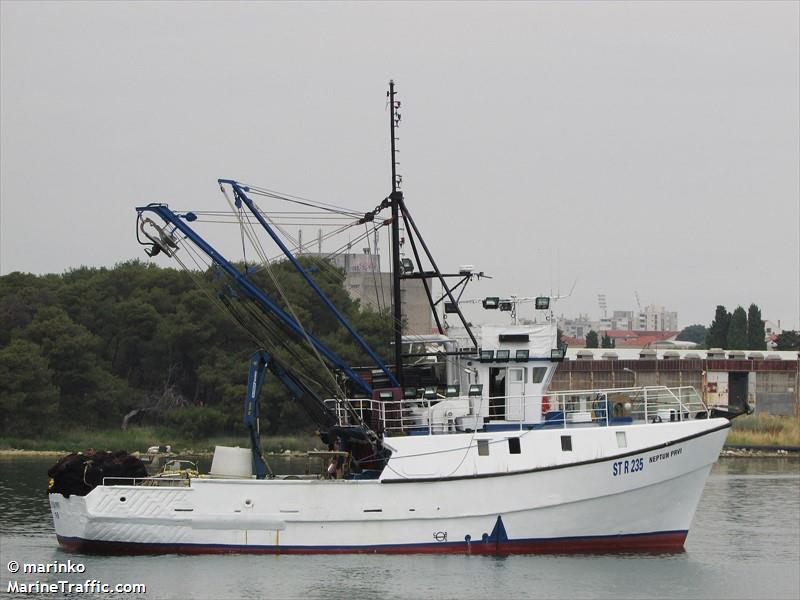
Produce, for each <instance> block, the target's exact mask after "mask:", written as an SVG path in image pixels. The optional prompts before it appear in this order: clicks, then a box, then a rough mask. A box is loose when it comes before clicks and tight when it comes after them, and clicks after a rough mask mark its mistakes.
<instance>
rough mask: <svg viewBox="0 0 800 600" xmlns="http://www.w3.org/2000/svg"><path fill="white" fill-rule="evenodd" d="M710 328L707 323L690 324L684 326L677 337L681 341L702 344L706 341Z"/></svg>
mask: <svg viewBox="0 0 800 600" xmlns="http://www.w3.org/2000/svg"><path fill="white" fill-rule="evenodd" d="M707 336H708V328H707V327H706V326H705V325H689V326H688V327H684V328H683V329H682V330H681V332H680V333H679V334H678V337H676V338H675V339H676V340H678V341H679V342H694V343H695V344H698V345H702V344H704V343H705V342H706V337H707Z"/></svg>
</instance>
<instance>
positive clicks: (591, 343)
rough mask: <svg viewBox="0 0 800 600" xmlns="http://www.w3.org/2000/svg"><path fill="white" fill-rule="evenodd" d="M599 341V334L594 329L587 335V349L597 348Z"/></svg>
mask: <svg viewBox="0 0 800 600" xmlns="http://www.w3.org/2000/svg"><path fill="white" fill-rule="evenodd" d="M597 344H598V339H597V332H596V331H595V330H594V329H592V330H591V331H590V332H589V333H587V334H586V347H587V348H597Z"/></svg>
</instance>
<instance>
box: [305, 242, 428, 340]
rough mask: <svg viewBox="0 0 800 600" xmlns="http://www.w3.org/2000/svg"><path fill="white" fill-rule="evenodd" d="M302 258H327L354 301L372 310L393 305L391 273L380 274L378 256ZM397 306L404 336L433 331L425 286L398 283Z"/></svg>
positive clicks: (356, 255)
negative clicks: (343, 273)
mask: <svg viewBox="0 0 800 600" xmlns="http://www.w3.org/2000/svg"><path fill="white" fill-rule="evenodd" d="M305 256H317V257H322V258H327V259H328V260H330V261H331V263H332V264H333V265H334V266H336V267H338V268H340V269H342V270H343V271H344V272H345V279H344V288H345V289H346V290H347V293H348V294H349V295H350V297H351V298H352V299H353V300H358V301H359V302H360V303H361V306H362V307H364V308H369V309H371V310H375V311H377V310H390V307H391V305H392V274H391V273H384V272H381V256H380V254H370V253H369V252H366V251H365V252H364V253H362V254H357V253H348V254H337V255H336V256H332V257H327V256H326V255H324V254H318V253H305ZM400 305H401V307H402V311H403V317H404V318H405V321H406V327H405V329H404V333H407V334H414V333H416V334H427V333H431V331H433V313H431V309H430V305H429V304H428V297H427V295H426V294H425V287H424V286H423V284H422V281H421V280H419V279H407V280H405V281H402V282H401V284H400Z"/></svg>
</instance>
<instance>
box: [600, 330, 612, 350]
mask: <svg viewBox="0 0 800 600" xmlns="http://www.w3.org/2000/svg"><path fill="white" fill-rule="evenodd" d="M615 346H616V344H615V343H614V340H613V339H612V338H611V336H610V335H608V334H607V333H604V334H603V337H602V338H600V347H601V348H614V347H615Z"/></svg>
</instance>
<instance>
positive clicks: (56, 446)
mask: <svg viewBox="0 0 800 600" xmlns="http://www.w3.org/2000/svg"><path fill="white" fill-rule="evenodd" d="M261 443H262V445H263V447H264V451H265V452H270V453H271V452H285V451H286V450H290V451H293V452H294V451H296V452H303V451H307V450H313V449H314V448H318V449H321V448H322V442H321V441H320V439H319V437H317V436H316V435H314V434H297V435H281V436H270V435H262V436H261ZM166 444H169V445H170V446H172V450H173V452H177V453H180V454H203V453H207V452H213V450H214V446H241V447H249V446H250V439H249V438H248V437H247V436H246V435H241V436H215V437H211V438H205V439H202V440H195V439H191V438H186V437H182V436H181V435H179V434H177V433H175V432H174V431H171V430H169V429H166V428H162V427H131V428H129V429H127V430H126V431H122V430H119V429H112V430H99V431H90V430H82V429H81V430H68V431H62V432H59V433H58V435H53V436H50V437H47V438H30V437H16V436H2V437H0V451H10V450H34V451H51V452H64V453H66V452H75V451H77V450H85V449H87V448H96V449H98V450H120V449H122V450H127V451H128V452H135V451H139V452H145V451H146V450H147V449H148V448H149V447H151V446H158V445H166Z"/></svg>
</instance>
